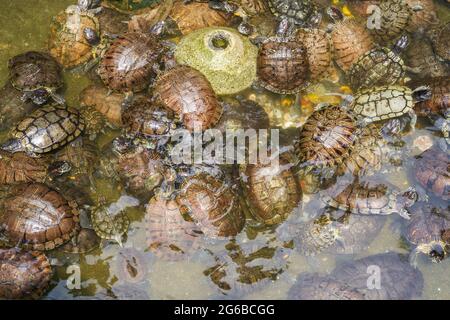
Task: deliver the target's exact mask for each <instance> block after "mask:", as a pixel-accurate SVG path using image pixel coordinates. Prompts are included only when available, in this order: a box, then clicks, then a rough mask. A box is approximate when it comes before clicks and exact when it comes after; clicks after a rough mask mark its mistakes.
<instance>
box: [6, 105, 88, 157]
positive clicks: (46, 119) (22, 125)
mask: <svg viewBox="0 0 450 320" xmlns="http://www.w3.org/2000/svg"><path fill="white" fill-rule="evenodd" d="M84 127H85V124H84V120H83V119H82V117H81V116H80V113H79V112H78V110H76V109H73V108H71V107H67V106H62V105H56V104H54V105H47V106H45V107H42V108H39V109H37V110H35V111H34V112H32V113H31V114H29V115H28V116H27V117H25V118H24V119H23V120H22V121H21V122H19V124H17V126H16V127H15V128H14V130H13V131H12V132H11V137H12V139H17V140H18V141H19V142H20V144H21V146H22V149H23V150H24V151H26V152H27V153H47V152H49V151H52V150H55V149H57V148H59V147H62V146H64V145H66V144H67V143H69V142H71V141H73V140H75V138H77V137H78V136H80V135H81V133H82V132H83V130H84Z"/></svg>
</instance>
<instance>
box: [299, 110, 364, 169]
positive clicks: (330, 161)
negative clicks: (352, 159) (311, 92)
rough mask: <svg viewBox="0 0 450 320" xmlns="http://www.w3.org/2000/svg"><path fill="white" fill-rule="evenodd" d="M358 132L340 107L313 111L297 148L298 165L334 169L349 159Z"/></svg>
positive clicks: (354, 122) (351, 119)
mask: <svg viewBox="0 0 450 320" xmlns="http://www.w3.org/2000/svg"><path fill="white" fill-rule="evenodd" d="M357 133H358V130H357V126H356V121H355V120H354V119H353V117H352V116H351V115H350V114H348V113H347V112H346V111H345V110H344V109H342V108H340V107H339V106H328V107H326V108H323V109H321V110H318V111H315V112H313V113H312V114H311V116H310V117H309V118H308V119H307V120H306V122H305V124H304V125H303V127H302V129H301V131H300V137H299V142H298V144H297V146H296V151H297V155H298V157H299V160H300V163H303V165H306V166H310V167H314V168H322V167H335V166H336V165H337V164H339V163H341V162H342V160H343V159H344V158H346V157H347V156H348V154H349V152H350V150H351V148H352V146H353V144H354V142H355V139H356V137H357Z"/></svg>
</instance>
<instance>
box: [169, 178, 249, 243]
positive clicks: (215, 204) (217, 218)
mask: <svg viewBox="0 0 450 320" xmlns="http://www.w3.org/2000/svg"><path fill="white" fill-rule="evenodd" d="M177 202H178V203H179V204H180V208H181V210H182V212H183V213H184V214H188V215H189V216H190V217H191V218H192V219H193V220H194V222H195V223H196V224H197V225H198V226H199V228H200V230H201V231H202V232H203V233H204V234H205V235H206V236H208V237H211V238H217V237H232V236H236V235H237V234H238V233H239V232H241V230H242V228H244V224H245V217H244V215H243V212H242V210H241V206H240V202H239V200H238V197H237V195H236V194H235V193H234V192H233V191H232V189H231V188H230V186H228V185H227V184H226V183H224V182H223V181H221V180H219V179H216V178H214V177H213V176H210V175H208V174H202V173H200V174H198V175H196V176H194V177H191V178H189V179H188V180H186V181H185V182H184V183H183V185H182V187H181V192H180V194H179V195H178V196H177Z"/></svg>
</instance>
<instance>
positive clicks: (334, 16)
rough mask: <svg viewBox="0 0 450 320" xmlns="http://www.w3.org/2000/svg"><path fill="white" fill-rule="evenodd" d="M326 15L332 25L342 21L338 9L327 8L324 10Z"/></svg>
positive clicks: (341, 15) (342, 17) (342, 18)
mask: <svg viewBox="0 0 450 320" xmlns="http://www.w3.org/2000/svg"><path fill="white" fill-rule="evenodd" d="M326 13H327V16H328V17H329V18H330V19H331V21H333V22H334V23H337V22H339V21H342V20H344V14H343V13H342V11H341V10H339V8H337V7H335V6H329V7H328V8H327V10H326Z"/></svg>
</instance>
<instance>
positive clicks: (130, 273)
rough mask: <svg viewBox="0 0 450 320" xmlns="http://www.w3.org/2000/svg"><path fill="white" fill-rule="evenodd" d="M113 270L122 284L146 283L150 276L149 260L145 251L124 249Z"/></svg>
mask: <svg viewBox="0 0 450 320" xmlns="http://www.w3.org/2000/svg"><path fill="white" fill-rule="evenodd" d="M113 270H114V271H115V274H116V277H117V278H118V280H119V282H121V283H130V284H138V283H142V282H145V281H146V280H147V276H148V274H149V271H150V270H149V265H148V259H147V258H146V256H145V253H144V252H143V250H139V249H135V248H133V247H130V248H122V249H121V250H120V251H119V252H118V254H117V256H116V257H115V259H114V264H113Z"/></svg>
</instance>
